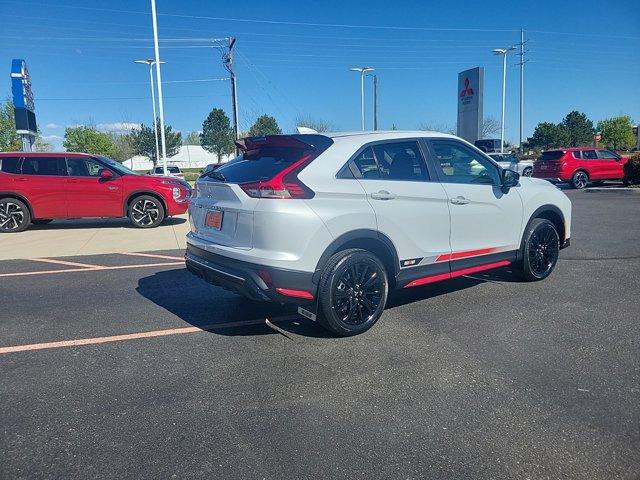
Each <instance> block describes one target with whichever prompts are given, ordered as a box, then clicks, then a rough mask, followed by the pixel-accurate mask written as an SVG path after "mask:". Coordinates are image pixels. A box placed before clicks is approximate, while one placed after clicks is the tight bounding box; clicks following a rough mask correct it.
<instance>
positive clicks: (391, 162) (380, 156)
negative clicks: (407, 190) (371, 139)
mask: <svg viewBox="0 0 640 480" xmlns="http://www.w3.org/2000/svg"><path fill="white" fill-rule="evenodd" d="M373 151H374V153H375V158H376V160H377V161H378V167H379V169H380V178H381V179H383V180H405V181H414V182H416V181H423V182H424V181H427V180H429V173H428V172H427V164H426V163H425V161H424V158H423V157H422V153H420V147H419V146H418V142H393V143H382V144H378V145H374V146H373Z"/></svg>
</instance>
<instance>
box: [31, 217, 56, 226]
mask: <svg viewBox="0 0 640 480" xmlns="http://www.w3.org/2000/svg"><path fill="white" fill-rule="evenodd" d="M51 222H53V218H34V219H33V220H31V223H33V224H34V225H46V224H48V223H51Z"/></svg>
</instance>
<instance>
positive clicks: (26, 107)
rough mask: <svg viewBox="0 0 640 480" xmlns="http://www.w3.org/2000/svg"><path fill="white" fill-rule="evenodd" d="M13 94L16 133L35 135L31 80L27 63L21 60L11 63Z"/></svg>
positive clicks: (14, 60)
mask: <svg viewBox="0 0 640 480" xmlns="http://www.w3.org/2000/svg"><path fill="white" fill-rule="evenodd" d="M11 93H12V96H13V106H14V108H15V120H16V131H17V132H18V133H19V134H21V135H35V134H36V131H37V129H38V128H37V126H36V114H35V106H34V103H33V92H32V91H31V78H30V77H29V70H28V69H27V63H26V62H25V61H24V60H22V59H19V58H14V59H13V61H12V62H11Z"/></svg>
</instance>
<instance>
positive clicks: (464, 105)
mask: <svg viewBox="0 0 640 480" xmlns="http://www.w3.org/2000/svg"><path fill="white" fill-rule="evenodd" d="M483 91H484V68H482V67H476V68H472V69H470V70H465V71H464V72H460V73H459V74H458V90H457V99H458V128H457V134H458V136H459V137H462V138H464V139H465V140H467V141H468V142H471V143H473V142H475V141H476V140H478V139H480V138H481V136H482V106H483V105H482V94H483Z"/></svg>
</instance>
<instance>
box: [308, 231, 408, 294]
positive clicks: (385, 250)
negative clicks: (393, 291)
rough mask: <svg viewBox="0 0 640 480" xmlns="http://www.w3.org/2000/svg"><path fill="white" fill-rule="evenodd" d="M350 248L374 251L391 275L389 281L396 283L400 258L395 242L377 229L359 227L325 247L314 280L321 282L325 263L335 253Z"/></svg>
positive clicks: (316, 282) (317, 282)
mask: <svg viewBox="0 0 640 480" xmlns="http://www.w3.org/2000/svg"><path fill="white" fill-rule="evenodd" d="M350 248H361V249H362V250H367V251H368V252H371V253H373V254H374V255H375V256H376V257H378V258H379V259H380V261H381V262H382V264H383V265H384V267H385V268H386V270H387V274H388V275H389V282H390V283H392V284H393V283H394V281H395V278H396V276H397V275H398V272H399V271H400V260H399V259H398V253H397V251H396V248H395V246H394V245H393V242H392V241H391V239H390V238H389V237H387V236H386V235H384V234H383V233H380V232H378V231H376V230H370V229H359V230H353V231H350V232H347V233H344V234H342V235H340V236H339V237H338V238H336V239H335V240H334V241H333V242H331V244H329V246H328V247H327V248H326V249H325V251H324V253H323V254H322V256H321V257H320V260H318V264H317V265H316V270H315V272H314V274H313V282H314V283H315V284H319V282H320V275H321V274H322V270H323V269H324V267H325V265H326V264H327V262H328V261H329V258H331V257H332V256H333V255H334V254H336V253H338V252H340V251H342V250H347V249H350Z"/></svg>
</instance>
